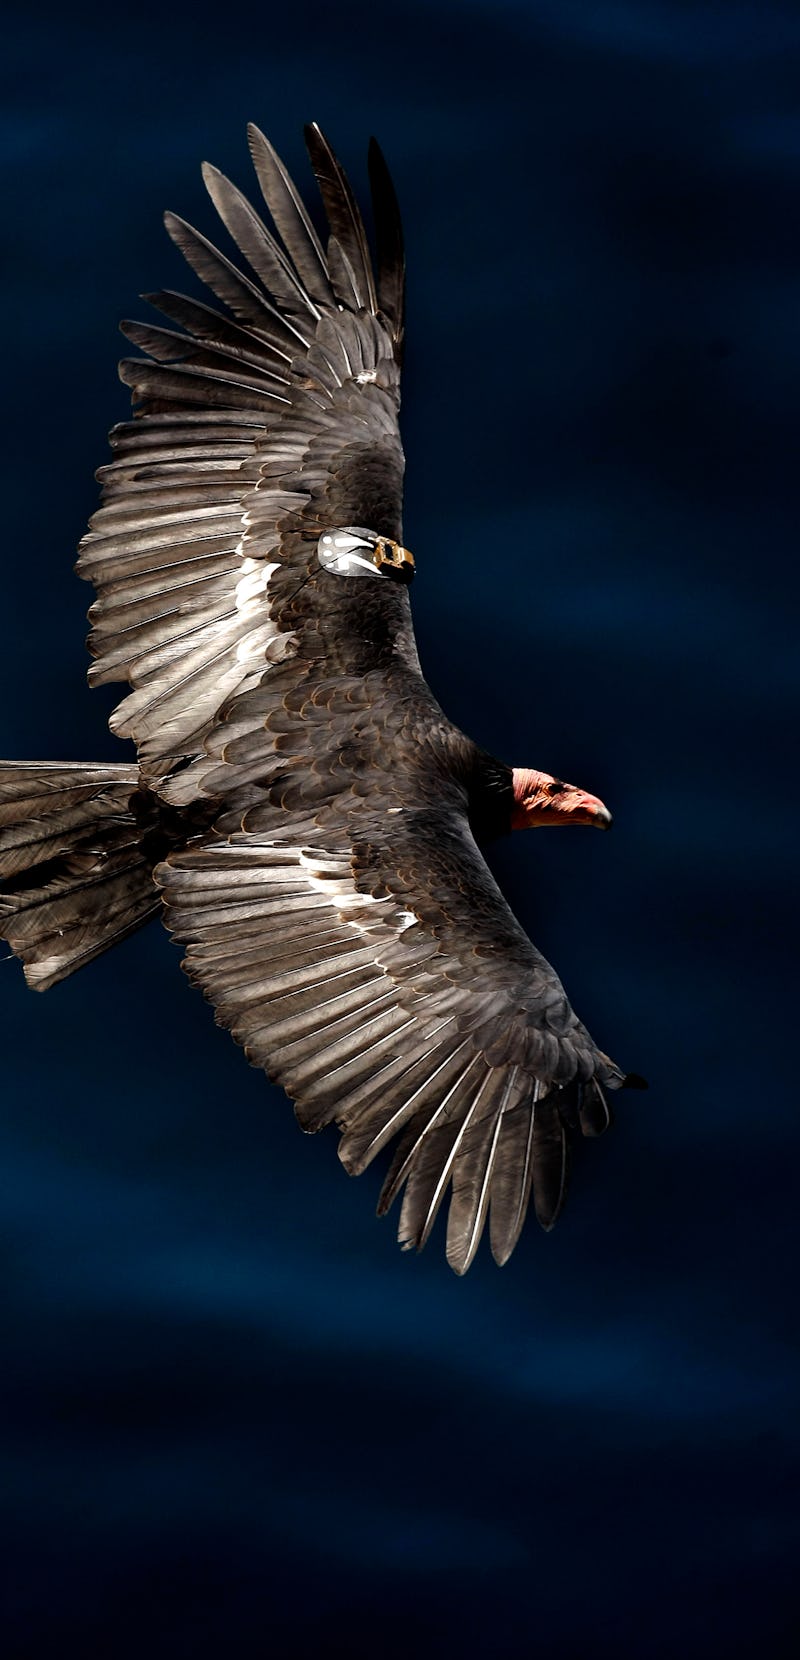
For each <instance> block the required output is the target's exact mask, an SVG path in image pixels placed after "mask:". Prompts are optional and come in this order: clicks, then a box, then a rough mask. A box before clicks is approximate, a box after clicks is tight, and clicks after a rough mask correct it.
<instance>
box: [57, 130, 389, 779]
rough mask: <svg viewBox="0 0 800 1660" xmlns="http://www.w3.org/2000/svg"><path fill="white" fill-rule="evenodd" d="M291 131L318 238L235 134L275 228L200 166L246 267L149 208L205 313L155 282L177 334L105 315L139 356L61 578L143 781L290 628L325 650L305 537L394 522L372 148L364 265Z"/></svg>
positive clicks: (383, 176) (359, 601)
mask: <svg viewBox="0 0 800 1660" xmlns="http://www.w3.org/2000/svg"><path fill="white" fill-rule="evenodd" d="M307 141H308V146H309V152H310V155H311V160H312V164H313V166H314V170H315V172H316V174H317V178H318V182H319V185H320V189H321V192H322V197H323V202H324V205H325V209H326V212H327V217H328V221H329V225H330V231H331V234H330V237H329V239H328V242H327V246H326V247H324V248H323V246H322V244H321V243H320V241H319V239H318V237H317V234H316V232H315V230H314V228H313V226H312V223H311V220H310V219H309V217H308V214H307V212H306V210H305V208H304V207H303V205H302V202H301V200H300V197H299V195H298V193H297V191H296V190H295V187H294V185H293V184H292V182H291V180H290V179H289V177H288V174H287V173H286V170H285V168H284V167H283V165H282V163H281V162H280V161H279V159H278V157H277V156H276V155H275V152H274V151H273V150H272V148H271V146H270V145H269V144H268V142H267V140H266V139H265V138H264V136H263V134H261V133H260V132H259V131H258V129H257V128H251V129H250V144H251V151H252V156H253V161H254V164H255V168H256V173H257V175H258V180H259V184H260V186H261V190H262V193H263V195H264V198H265V200H266V202H267V206H268V208H269V210H270V214H271V217H272V220H273V224H274V226H275V229H276V231H277V233H278V235H277V237H276V236H275V235H273V233H272V232H271V231H270V230H268V229H267V227H266V226H265V225H264V224H263V223H262V221H261V219H260V218H259V216H258V215H257V214H256V212H255V211H254V209H253V208H252V207H251V206H250V204H249V203H248V202H247V201H246V200H245V198H244V197H243V196H242V195H241V194H240V193H239V191H238V190H237V189H236V187H235V186H234V185H233V184H231V183H230V182H229V180H227V179H226V178H224V177H223V175H222V174H220V173H218V172H217V171H216V169H214V168H210V167H206V168H205V169H204V177H205V182H206V185H207V187H208V190H209V193H210V195H211V197H212V200H213V202H214V205H215V207H216V209H217V211H218V213H219V215H220V217H221V219H222V220H223V223H224V225H225V227H226V229H227V230H228V232H229V233H230V235H231V236H232V238H233V240H234V242H236V243H237V245H238V248H239V251H240V253H241V254H242V255H243V257H244V260H245V261H246V262H247V265H248V266H249V268H250V272H251V275H245V274H244V273H243V272H242V271H240V270H238V269H237V268H236V267H235V266H234V265H233V264H232V263H231V261H230V260H229V259H228V258H227V257H226V256H225V255H224V254H222V253H220V252H219V251H218V250H217V249H216V248H215V247H214V246H213V245H212V244H211V243H210V242H208V241H207V240H206V238H205V237H204V236H202V235H200V234H199V232H197V231H195V230H193V229H192V227H191V226H189V225H187V224H185V223H184V221H183V220H180V219H178V218H176V217H175V216H174V215H173V214H167V216H166V225H167V229H168V231H169V233H170V235H171V237H172V238H173V241H174V242H175V243H176V244H177V246H178V247H179V248H180V249H181V251H182V252H183V254H184V255H185V257H186V259H187V260H188V262H189V264H190V265H191V266H192V268H193V270H194V271H195V272H196V274H197V275H198V276H199V277H200V278H201V279H202V280H203V282H205V283H206V284H207V285H208V287H209V288H210V289H211V290H212V293H213V294H214V295H215V296H216V299H217V300H218V301H219V302H220V308H211V307H209V306H207V305H205V304H204V303H200V302H199V301H197V300H193V299H189V298H187V297H185V296H183V295H180V294H174V293H160V294H155V295H152V296H149V298H151V299H152V301H153V303H154V304H155V305H156V306H157V308H158V309H159V310H160V311H161V312H162V313H163V314H165V315H166V317H167V318H168V319H169V321H170V323H171V324H173V325H176V326H174V327H169V328H163V327H151V326H147V325H144V324H140V323H129V324H126V325H123V327H124V330H125V332H126V333H127V335H128V337H129V338H130V339H131V340H132V341H133V343H134V344H135V345H136V346H138V347H140V348H141V349H142V350H143V351H144V352H145V353H146V354H147V357H146V358H136V359H127V360H125V361H123V363H122V364H121V367H120V373H121V375H122V378H123V380H124V381H126V382H127V384H128V385H129V386H130V387H131V389H132V394H133V400H134V405H135V419H134V420H132V421H131V422H129V423H126V424H124V425H122V426H119V427H116V428H115V429H114V430H113V431H112V433H111V444H112V447H113V450H114V460H113V461H112V462H111V463H110V465H109V466H107V467H104V468H102V469H101V472H100V474H99V475H98V476H99V477H100V478H101V480H102V484H103V505H102V506H101V508H100V509H99V511H98V512H97V513H96V514H95V516H94V518H93V520H92V525H91V529H90V532H89V534H88V535H87V536H86V538H85V539H84V542H83V544H82V550H81V554H80V559H79V562H78V570H79V572H80V574H81V575H82V576H84V577H86V578H87V579H89V580H90V581H91V582H93V583H94V586H95V588H96V590H97V596H98V597H97V600H96V602H95V604H94V605H93V606H92V609H91V611H90V619H91V622H92V632H91V636H90V649H91V651H92V654H93V656H94V657H95V659H96V661H95V663H94V665H93V667H92V669H91V670H90V680H91V681H92V683H94V684H97V683H100V682H104V681H115V680H122V681H127V682H128V684H129V685H130V687H131V691H130V693H129V695H128V696H126V697H125V698H124V700H123V702H122V703H121V704H120V705H119V706H118V707H117V709H116V710H115V712H114V714H113V715H112V717H111V727H112V730H113V731H114V732H116V733H118V734H119V735H120V736H123V737H131V738H133V739H134V740H135V742H136V744H137V746H138V749H139V759H140V762H141V764H142V767H143V770H144V772H145V774H146V775H147V776H149V777H151V778H152V779H158V778H161V777H163V776H164V775H165V774H167V773H168V772H169V771H170V769H171V768H173V767H174V766H175V764H176V763H180V762H183V761H185V759H186V758H187V757H192V756H194V755H196V754H198V752H199V751H200V749H201V747H202V739H203V737H204V735H205V734H207V733H208V732H209V731H210V730H212V729H213V726H214V724H215V722H216V720H217V718H218V715H219V712H220V710H221V709H222V707H223V706H224V705H225V703H226V702H227V700H228V699H230V698H231V697H235V696H236V695H237V694H239V693H241V692H242V691H244V690H246V689H247V688H248V687H251V686H254V685H256V684H257V683H258V681H259V680H260V678H261V676H262V674H263V672H264V666H265V663H271V662H279V661H281V660H283V659H286V658H287V657H288V656H291V655H292V653H293V652H294V651H295V649H296V647H297V642H298V637H301V636H302V635H303V634H305V635H306V641H305V646H306V655H307V656H308V655H310V654H312V653H313V651H314V650H315V649H316V650H317V653H318V655H324V654H325V652H326V650H327V643H325V642H319V641H318V642H317V643H316V645H315V643H314V640H313V638H309V637H311V636H313V635H314V631H315V627H316V625H317V622H318V620H319V617H320V613H321V611H324V610H325V608H326V604H327V597H326V596H323V601H322V603H320V599H319V593H318V583H317V581H316V576H317V574H318V573H319V566H318V564H317V562H316V539H317V537H318V536H319V534H320V532H321V531H322V530H323V529H326V528H327V527H329V526H330V525H357V526H366V527H368V528H370V529H372V530H374V531H375V532H376V533H378V534H380V535H384V536H387V537H390V538H393V539H395V540H399V538H400V535H401V500H402V477H403V452H402V446H401V443H400V437H399V432H398V426H397V413H398V407H399V378H400V370H399V364H400V357H401V348H402V336H403V273H404V264H403V248H402V237H401V232H400V222H399V217H398V214H397V207H396V202H395V198H394V192H393V190H392V186H391V182H390V180H389V176H388V173H387V171H386V167H385V164H384V163H383V160H382V157H381V155H380V151H379V150H378V148H377V145H375V144H374V142H373V144H372V146H371V149H370V175H371V181H372V189H373V200H374V210H375V211H374V218H375V226H376V237H377V274H376V272H375V271H374V270H373V266H372V261H371V258H370V253H369V249H368V246H367V239H366V235H365V231H364V227H363V224H362V221H361V216H360V214H359V211H358V208H357V206H356V203H355V199H354V197H353V194H352V191H351V189H350V186H349V184H348V182H347V179H346V177H345V175H344V173H343V171H342V169H341V167H340V165H339V163H338V161H337V160H336V158H335V156H334V155H333V152H332V151H331V149H330V146H329V145H328V143H327V141H326V140H325V139H324V137H323V135H322V134H321V133H320V131H319V129H318V128H317V127H311V128H309V129H307ZM319 574H324V573H319ZM334 586H335V583H334ZM371 586H373V587H374V588H375V590H376V591H375V592H374V593H371V594H368V595H366V596H362V595H360V594H359V595H358V596H355V595H350V594H349V593H348V592H347V590H349V589H350V588H351V587H354V588H358V589H359V590H360V589H362V588H363V587H364V584H362V583H358V584H346V583H342V584H339V587H340V588H341V589H342V590H343V591H342V592H341V593H339V595H338V603H339V606H340V608H341V607H342V606H346V604H347V603H348V602H349V600H350V599H354V600H355V603H356V605H357V606H363V605H364V604H366V605H367V607H368V608H369V609H370V612H371V615H370V618H369V619H368V620H369V622H370V626H371V627H372V629H373V632H374V633H375V634H376V635H377V636H378V637H380V636H381V635H384V636H385V635H386V634H387V632H388V633H390V634H391V633H392V631H394V632H396V631H397V629H398V628H400V629H403V630H404V631H405V633H406V635H407V636H408V637H409V639H410V638H411V625H410V620H409V612H408V601H407V597H406V596H405V594H403V593H402V591H401V590H399V589H398V588H396V587H395V586H394V585H393V584H390V583H377V582H376V583H374V584H372V585H371ZM387 590H391V591H387ZM295 601H296V603H295ZM338 621H339V624H341V621H342V619H341V616H340V618H339V619H338ZM339 632H340V634H342V633H344V634H347V633H348V632H353V630H348V629H347V628H346V627H345V628H344V629H343V630H342V629H341V627H340V629H339ZM355 632H359V631H358V630H355ZM361 632H362V633H364V630H363V629H362V630H361ZM367 632H368V631H367Z"/></svg>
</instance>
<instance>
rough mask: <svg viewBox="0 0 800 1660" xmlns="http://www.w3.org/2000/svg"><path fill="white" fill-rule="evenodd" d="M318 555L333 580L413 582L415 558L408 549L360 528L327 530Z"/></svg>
mask: <svg viewBox="0 0 800 1660" xmlns="http://www.w3.org/2000/svg"><path fill="white" fill-rule="evenodd" d="M317 554H318V557H319V562H320V564H321V566H322V568H323V570H325V571H331V572H332V573H333V575H334V576H382V577H389V578H390V580H393V581H395V582H410V581H411V578H412V576H413V575H414V555H413V553H409V551H408V548H404V547H401V546H400V543H399V542H393V541H392V540H391V537H389V536H378V535H376V533H375V531H374V530H364V529H362V527H361V526H360V525H342V526H340V528H339V529H337V530H324V531H323V533H322V535H321V536H320V539H319V541H318V543H317Z"/></svg>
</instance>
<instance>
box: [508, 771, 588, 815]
mask: <svg viewBox="0 0 800 1660" xmlns="http://www.w3.org/2000/svg"><path fill="white" fill-rule="evenodd" d="M513 786H514V807H513V810H512V814H511V828H512V830H532V829H537V828H539V827H541V826H544V825H548V824H551V825H555V824H593V825H594V826H595V829H597V830H607V829H608V828H609V825H610V824H611V814H610V812H609V810H608V808H607V807H606V805H605V803H604V802H602V801H601V800H600V799H599V797H598V796H596V795H589V794H588V792H587V791H586V790H580V789H578V788H577V787H576V786H575V785H574V784H564V783H563V782H562V780H561V779H560V778H553V777H551V775H550V773H549V772H534V771H532V770H531V769H529V768H527V767H514V769H513Z"/></svg>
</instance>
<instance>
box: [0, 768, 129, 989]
mask: <svg viewBox="0 0 800 1660" xmlns="http://www.w3.org/2000/svg"><path fill="white" fill-rule="evenodd" d="M138 777H139V774H138V769H137V768H136V767H135V766H133V767H132V766H125V765H115V764H113V763H112V764H110V765H108V766H102V765H97V766H95V765H92V764H91V763H89V762H83V761H78V762H74V763H72V764H69V765H63V764H61V763H60V762H46V761H3V762H0V938H3V939H6V940H7V941H8V943H9V945H10V946H11V949H12V951H13V952H15V954H16V955H17V956H18V957H20V958H21V960H22V963H23V965H24V969H25V978H26V980H27V982H28V985H29V986H32V987H33V988H34V989H35V990H36V991H46V990H47V989H48V987H49V986H53V985H55V984H56V982H57V981H58V980H63V979H65V978H66V976H67V975H68V974H73V973H74V972H75V970H76V969H77V968H82V967H83V965H84V963H89V962H91V961H92V960H93V958H94V957H99V956H100V954H101V952H103V951H106V950H107V949H108V947H109V946H110V945H114V944H115V943H116V941H117V940H121V939H124V938H125V937H126V936H127V935H128V934H131V933H133V931H134V929H136V928H139V927H141V925H142V923H144V922H147V921H148V919H149V918H150V917H151V916H155V915H156V914H157V912H158V911H159V910H160V909H161V901H160V898H159V895H158V892H157V890H156V888H155V886H154V884H153V878H152V874H151V872H152V863H153V861H152V859H151V858H150V857H149V856H148V852H147V825H146V823H145V822H143V820H142V816H141V815H140V814H137V813H136V812H135V811H134V810H133V809H132V807H131V798H132V796H133V795H134V794H135V792H136V789H137V784H138Z"/></svg>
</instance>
